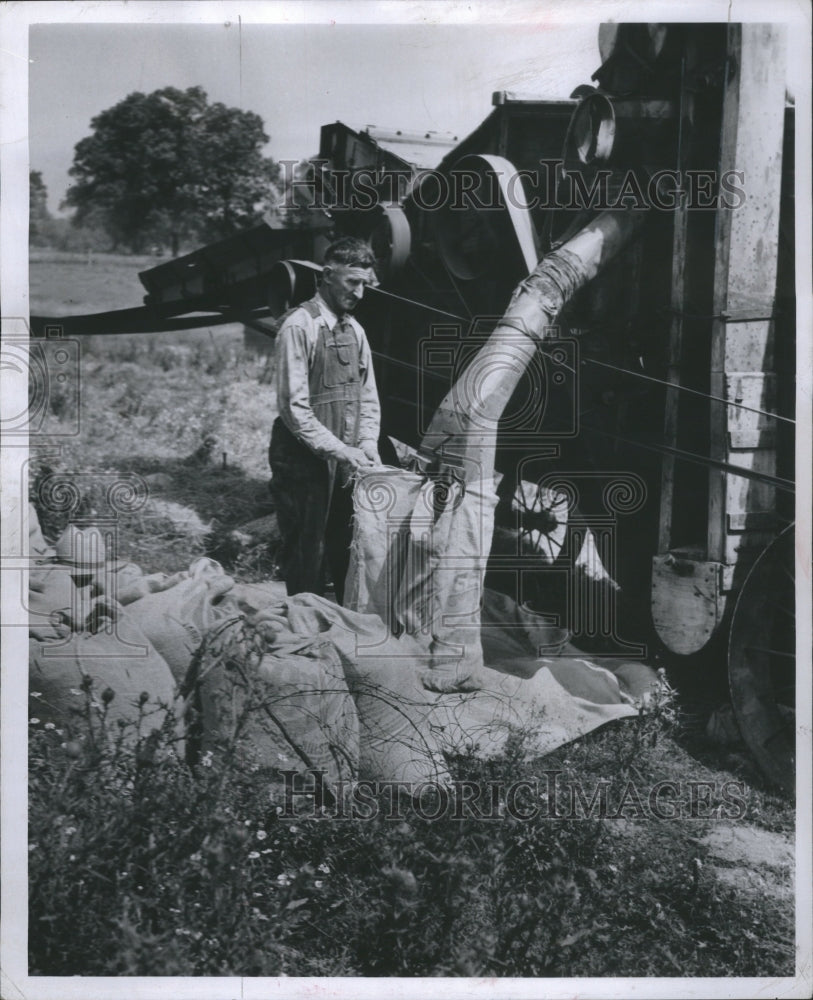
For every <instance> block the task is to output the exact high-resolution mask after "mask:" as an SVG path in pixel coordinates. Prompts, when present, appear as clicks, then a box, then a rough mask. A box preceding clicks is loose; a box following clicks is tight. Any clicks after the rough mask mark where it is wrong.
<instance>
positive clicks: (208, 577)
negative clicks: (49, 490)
mask: <svg viewBox="0 0 813 1000" xmlns="http://www.w3.org/2000/svg"><path fill="white" fill-rule="evenodd" d="M399 476H401V477H404V482H405V484H406V486H407V487H408V489H407V493H409V491H410V490H411V491H412V494H411V497H410V496H407V497H406V499H403V496H402V491H401V489H400V487H401V486H403V485H404V484H400V485H399V490H398V496H397V497H396V501H395V502H396V508H397V509H393V508H392V507H391V506H387V504H384V505H383V506H382V505H381V504H370V503H369V502H368V503H366V505H365V503H364V502H362V503H361V504H359V503H358V496H359V493H358V492H357V506H356V531H355V537H354V554H353V565H352V566H351V572H350V576H349V577H348V587H347V590H348V593H349V594H350V595H351V596H352V599H353V601H354V607H356V608H359V609H360V610H350V609H347V608H341V607H338V606H337V605H336V604H334V603H333V602H331V601H329V600H327V599H324V598H321V597H317V596H315V595H313V594H301V595H298V596H295V597H288V596H287V595H286V593H285V587H284V584H281V583H278V582H268V583H263V584H238V583H236V582H235V581H234V580H233V579H232V578H231V577H229V576H228V575H226V573H225V572H224V570H223V568H222V567H221V566H220V565H219V564H218V563H217V562H215V561H214V560H211V559H207V558H201V559H197V560H196V561H195V562H193V563H192V564H191V565H190V566H189V568H188V569H187V570H185V571H183V572H179V573H175V574H172V575H168V574H164V573H157V574H145V573H144V572H143V571H142V570H141V569H140V568H139V567H138V566H137V565H135V564H133V563H127V562H120V561H113V560H111V559H107V558H105V545H104V538H103V537H101V536H100V533H99V529H98V528H92V527H86V528H84V529H83V528H82V527H81V526H78V527H77V526H76V525H73V526H69V528H68V529H67V531H66V534H65V535H64V536H63V538H61V539H60V541H59V542H58V543H57V546H56V547H52V546H50V545H49V544H48V543H47V542H46V541H45V540H44V539H43V537H42V534H41V532H40V530H39V526H38V524H37V518H36V511H35V510H34V508H33V507H32V508H31V511H30V518H31V531H30V540H29V552H30V556H31V559H32V564H31V570H30V577H29V582H30V594H29V608H30V619H29V620H30V657H29V691H30V694H31V711H32V714H34V715H36V717H38V718H39V719H40V720H42V721H53V722H54V723H56V724H57V725H66V726H68V727H69V729H71V731H78V729H77V727H79V725H80V715H81V712H82V711H83V710H86V703H85V693H86V689H87V687H88V680H87V678H90V680H91V681H92V688H91V691H92V692H93V698H94V699H95V701H96V703H97V704H98V706H99V707H98V708H97V709H95V710H96V711H97V712H99V713H100V714H101V713H102V712H106V718H105V723H106V725H107V726H108V728H109V730H110V731H111V733H112V734H113V735H117V736H118V738H122V734H123V736H124V738H125V739H131V740H136V739H139V738H143V737H144V736H145V735H146V734H147V733H148V732H149V731H150V730H151V729H154V728H156V727H158V726H160V725H162V724H163V723H164V721H165V719H166V718H167V713H168V712H170V713H172V716H174V717H175V718H177V719H178V720H179V721H178V725H179V729H180V733H179V735H180V736H182V737H186V754H187V759H188V760H189V761H190V763H194V762H195V761H196V760H198V759H200V757H201V755H209V754H215V755H216V754H218V753H221V752H223V750H224V748H225V747H227V746H229V745H232V746H235V745H236V747H237V750H238V754H239V756H240V757H241V758H242V759H243V760H244V761H245V762H247V763H248V764H249V765H250V766H257V767H261V768H267V769H268V770H269V776H270V777H271V776H272V775H273V773H274V772H276V773H277V775H278V774H279V772H282V771H291V770H294V771H302V772H303V773H304V772H306V771H307V770H308V769H313V768H315V769H319V770H322V771H324V772H325V773H326V780H327V781H328V782H334V781H338V780H344V781H348V780H349V781H352V780H354V779H357V778H359V779H366V780H380V781H405V782H416V783H420V782H423V781H444V780H446V779H447V778H448V771H447V765H446V759H447V756H448V755H449V754H456V753H468V754H475V755H477V756H481V757H489V756H492V755H495V754H497V753H499V752H500V751H501V750H502V749H503V748H504V746H505V742H506V739H507V738H508V737H509V735H511V734H512V733H516V732H517V731H518V730H521V731H523V732H524V733H525V734H526V736H527V738H528V739H527V743H526V746H527V750H528V753H529V754H539V755H541V754H544V753H546V752H549V751H551V750H553V749H555V748H556V747H558V746H561V745H562V744H564V743H567V742H569V741H571V740H573V739H576V738H577V737H579V736H581V735H583V734H584V733H587V732H589V731H590V730H592V729H595V728H596V727H598V726H600V725H602V724H603V723H605V722H608V721H610V720H612V719H617V718H621V717H624V716H632V715H635V714H636V713H637V711H638V709H637V707H636V701H637V700H638V699H640V698H642V697H644V696H645V695H646V694H647V693H648V692H649V691H650V690H651V687H652V684H653V682H654V680H655V674H654V672H653V671H652V670H651V668H649V667H647V666H645V665H644V664H641V663H637V662H619V661H614V660H609V661H597V660H595V659H592V660H588V659H585V658H584V657H583V656H582V654H580V653H579V652H578V651H577V650H575V649H573V648H572V647H570V646H569V644H568V641H567V640H568V636H567V633H566V632H564V630H562V629H560V628H555V627H552V626H551V625H550V624H548V623H547V622H546V620H545V619H544V618H543V617H542V616H540V615H536V614H533V613H532V612H530V611H528V610H527V609H526V608H523V607H520V606H518V605H517V604H516V603H515V602H513V601H512V600H510V599H509V598H507V597H505V596H504V595H501V594H497V593H495V592H490V591H484V592H482V593H480V592H478V591H477V589H476V587H475V588H474V590H472V587H471V580H472V574H471V573H470V572H468V571H465V572H463V573H462V575H461V574H460V573H458V572H457V571H456V570H455V569H454V567H452V568H451V569H449V568H448V567H445V568H443V573H444V574H446V575H445V576H442V577H441V578H442V579H443V581H444V582H443V591H442V593H439V592H437V591H436V590H433V589H432V586H428V587H423V588H421V590H420V593H419V594H416V593H414V591H415V585H416V582H417V580H418V577H417V576H416V575H415V572H414V569H410V568H409V565H410V564H411V563H410V554H409V552H407V551H405V550H404V545H405V544H406V540H407V539H408V537H409V532H410V525H411V526H412V528H415V523H414V521H415V519H414V509H415V505H414V500H415V493H416V491H417V492H419V491H420V490H421V489H422V488H423V487H422V484H421V482H420V480H419V479H418V478H417V477H414V481H413V480H412V479H410V478H409V477H410V476H411V474H409V473H399ZM369 495H370V493H369V491H368V494H367V496H368V498H369ZM398 497H401V498H402V499H398ZM363 499H364V498H363V497H362V501H363ZM481 501H482V498H479V499H478V497H477V494H476V491H471V492H470V496H469V502H470V503H471V502H474V503H479V502H481ZM488 502H490V501H488ZM399 505H400V506H399ZM382 511H383V514H382ZM382 516H384V517H385V519H386V524H382V522H381V518H382ZM399 518H400V520H399ZM441 529H442V526H441ZM421 530H422V531H423V528H421ZM487 551H488V549H487V548H486V549H485V552H486V553H487ZM430 562H431V560H430ZM421 572H424V573H425V572H426V565H424V568H423V570H422V571H421ZM399 574H400V578H398V577H399ZM404 574H406V576H405V575H404ZM475 577H476V574H475ZM449 595H451V599H450V598H449ZM421 600H422V601H424V603H425V604H427V602H428V604H427V607H428V608H429V610H427V607H424V608H423V609H422V610H420V611H419V610H418V609H419V604H420V601H421ZM405 602H406V604H405ZM435 605H438V606H439V607H440V612H439V613H443V614H445V615H446V616H447V617H448V616H449V615H451V619H450V620H451V622H452V627H451V631H450V630H449V628H446V630H445V632H443V630H442V629H433V619H432V614H433V612H432V611H431V608H432V607H433V606H435ZM475 605H476V608H475ZM399 608H400V610H399ZM444 621H446V619H444ZM441 632H443V635H444V636H445V638H444V639H443V641H440V640H439V639H438V635H440V634H441ZM450 637H451V639H452V640H454V641H452V642H451V643H449V638H450ZM447 664H448V670H447V669H446V666H447ZM438 677H441V678H443V677H447V678H451V683H438V682H437V678H438ZM83 678H84V689H83V686H82V685H83ZM107 688H109V689H111V690H112V691H113V692H114V697H113V699H112V700H108V701H107V703H106V704H103V703H102V701H100V700H99V698H100V693H101V692H103V691H104V690H105V689H107ZM142 693H146V695H148V696H149V700H148V701H147V702H145V701H144V696H143V694H142ZM108 699H109V695H108ZM83 706H84V709H83ZM118 719H121V720H123V721H122V725H121V726H117V725H116V720H118ZM180 745H182V744H179V746H180Z"/></svg>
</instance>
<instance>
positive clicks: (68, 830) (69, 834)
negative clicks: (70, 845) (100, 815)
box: [65, 826, 76, 837]
mask: <svg viewBox="0 0 813 1000" xmlns="http://www.w3.org/2000/svg"><path fill="white" fill-rule="evenodd" d="M75 833H76V827H75V826H66V827H65V836H66V837H72V836H73V835H74V834H75Z"/></svg>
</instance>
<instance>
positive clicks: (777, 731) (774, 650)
mask: <svg viewBox="0 0 813 1000" xmlns="http://www.w3.org/2000/svg"><path fill="white" fill-rule="evenodd" d="M794 539H795V533H794V526H793V525H790V526H789V527H787V528H786V529H785V530H784V531H783V532H782V534H781V535H779V536H778V537H777V538H776V539H775V540H774V541H773V542H772V543H771V544H770V545H769V546H768V548H766V549H765V550H764V551H763V552H762V554H761V555H760V556H759V558H758V559H757V561H756V562H755V563H754V565H753V566H752V568H751V571H750V573H749V574H748V576H747V577H746V579H745V583H744V584H743V586H742V589H741V590H740V594H739V597H738V598H737V603H736V606H735V608H734V616H733V618H732V622H731V635H730V638H729V645H728V680H729V686H730V689H731V700H732V703H733V706H734V713H735V715H736V717H737V722H738V723H739V727H740V732H741V733H742V737H743V739H744V740H745V742H746V744H747V745H748V747H749V748H750V750H751V752H752V753H753V754H754V756H755V757H756V759H757V761H758V763H759V765H760V767H761V768H762V770H763V771H764V773H765V774H766V775H767V776H768V777H769V778H770V779H771V780H772V781H773V782H775V783H776V784H777V785H780V786H781V787H782V788H784V789H786V790H787V791H792V790H793V788H794V765H795V738H794V734H795V711H794V708H795V690H796V686H795V681H796V669H795V668H796V627H795V625H796V615H795V575H794V562H795V559H794V557H795V552H794Z"/></svg>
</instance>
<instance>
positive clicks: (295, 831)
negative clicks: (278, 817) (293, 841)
mask: <svg viewBox="0 0 813 1000" xmlns="http://www.w3.org/2000/svg"><path fill="white" fill-rule="evenodd" d="M288 829H289V830H290V831H291V833H299V827H298V826H289V827H288Z"/></svg>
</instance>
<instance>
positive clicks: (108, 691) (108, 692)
mask: <svg viewBox="0 0 813 1000" xmlns="http://www.w3.org/2000/svg"><path fill="white" fill-rule="evenodd" d="M115 697H116V692H115V691H114V690H113V688H111V687H106V688H105V689H104V691H102V701H103V702H104V704H105V705H109V704H110V702H111V701H112V700H113V699H114V698H115Z"/></svg>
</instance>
